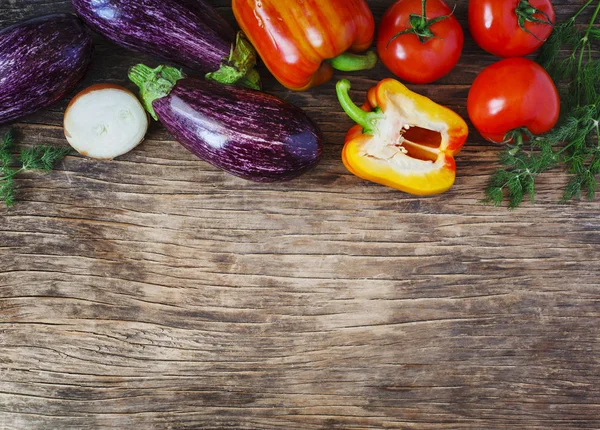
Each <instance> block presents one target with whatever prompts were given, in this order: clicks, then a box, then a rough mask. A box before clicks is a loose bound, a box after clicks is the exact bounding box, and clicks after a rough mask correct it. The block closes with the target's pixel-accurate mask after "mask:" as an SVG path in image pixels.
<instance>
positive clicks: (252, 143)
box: [129, 64, 323, 182]
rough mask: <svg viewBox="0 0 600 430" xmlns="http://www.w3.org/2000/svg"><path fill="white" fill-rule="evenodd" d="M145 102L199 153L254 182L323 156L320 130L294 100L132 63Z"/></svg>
mask: <svg viewBox="0 0 600 430" xmlns="http://www.w3.org/2000/svg"><path fill="white" fill-rule="evenodd" d="M129 77H130V79H131V80H132V81H133V82H134V83H135V84H136V85H137V86H138V87H139V88H140V95H141V99H142V104H144V107H145V108H146V110H147V111H148V112H149V113H150V114H151V115H152V116H153V117H154V119H158V120H160V122H162V124H163V125H164V126H165V127H166V128H167V129H168V130H169V132H170V133H171V134H172V135H173V137H174V138H175V139H176V140H177V141H179V142H180V143H181V144H182V145H183V146H185V147H186V148H187V149H188V150H190V151H191V152H192V153H194V154H195V155H197V156H198V157H200V158H201V159H203V160H205V161H207V162H209V163H211V164H212V165H214V166H216V167H219V168H221V169H223V170H225V171H226V172H229V173H231V174H233V175H236V176H239V177H242V178H244V179H248V180H251V181H255V182H276V181H285V180H289V179H292V178H295V177H297V176H299V175H301V174H302V173H304V172H306V171H307V170H309V169H311V168H312V167H314V166H315V165H316V164H317V163H318V162H319V160H320V158H321V153H322V151H323V138H322V134H321V131H320V130H319V128H318V127H317V126H316V125H315V123H314V122H313V121H311V120H310V118H308V116H307V115H306V114H305V113H304V112H303V111H302V110H301V109H299V108H297V107H296V106H293V105H291V104H289V103H287V102H285V101H284V100H281V99H280V98H277V97H275V96H272V95H269V94H266V93H262V92H259V91H255V90H250V89H247V88H241V87H236V86H231V85H223V84H219V83H217V82H211V81H206V80H204V79H197V78H189V77H184V76H183V75H182V73H181V72H180V71H179V70H177V69H174V68H172V67H165V66H160V67H158V68H156V69H151V68H149V67H147V66H144V65H143V64H139V65H137V66H135V67H133V68H132V69H131V71H130V73H129Z"/></svg>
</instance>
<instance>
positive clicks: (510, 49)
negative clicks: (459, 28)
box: [469, 0, 555, 58]
mask: <svg viewBox="0 0 600 430" xmlns="http://www.w3.org/2000/svg"><path fill="white" fill-rule="evenodd" d="M530 3H531V5H532V6H533V7H535V8H536V9H539V10H541V11H543V12H545V13H546V14H547V15H548V17H549V18H550V20H551V22H552V23H554V21H555V14H554V7H553V6H552V2H551V0H530ZM518 5H519V0H469V30H470V32H471V35H472V36H473V39H475V42H477V44H478V45H479V46H480V47H481V48H482V49H484V50H485V51H487V52H489V53H490V54H493V55H496V56H498V57H503V58H509V57H524V56H526V55H529V54H531V53H532V52H534V51H535V50H536V49H538V48H539V47H540V46H542V44H543V43H544V41H545V40H546V39H548V37H549V36H550V33H552V26H551V25H548V24H536V23H533V22H526V23H525V28H526V29H527V30H529V31H530V32H532V33H533V34H535V36H533V35H532V34H529V33H527V32H526V31H524V30H523V29H522V28H521V27H520V26H519V22H518V18H517V14H516V13H515V10H516V9H517V7H518ZM535 17H536V18H539V19H542V20H545V19H547V18H546V17H545V16H544V15H542V14H538V15H535ZM536 36H537V38H536Z"/></svg>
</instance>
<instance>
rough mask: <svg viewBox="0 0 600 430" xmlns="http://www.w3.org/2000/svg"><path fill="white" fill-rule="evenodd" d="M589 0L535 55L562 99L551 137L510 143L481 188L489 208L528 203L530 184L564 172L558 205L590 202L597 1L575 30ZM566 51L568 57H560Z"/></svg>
mask: <svg viewBox="0 0 600 430" xmlns="http://www.w3.org/2000/svg"><path fill="white" fill-rule="evenodd" d="M593 2H594V0H589V1H587V3H586V4H585V5H584V6H583V7H582V8H581V9H580V10H579V11H578V12H577V13H576V14H575V15H573V16H572V17H571V18H570V19H568V20H567V21H565V22H563V23H561V24H559V25H557V26H556V27H555V28H554V31H553V33H552V35H551V36H550V38H549V39H548V40H547V41H546V43H545V44H544V45H543V46H542V49H541V50H540V55H539V57H538V59H537V61H538V63H539V64H540V65H541V66H542V67H544V68H545V69H546V70H547V71H548V73H549V74H550V76H551V77H552V79H554V81H555V82H556V83H557V85H558V87H559V92H560V96H561V116H560V118H559V121H558V124H557V125H556V127H555V128H554V129H552V130H551V131H550V132H548V133H546V134H543V135H540V136H531V139H530V140H529V142H527V143H524V142H523V141H522V139H520V140H519V139H515V141H516V143H515V144H513V145H507V147H506V149H505V150H504V151H503V152H502V153H501V154H500V157H499V160H500V164H501V165H502V166H503V167H502V168H501V169H499V170H497V171H496V172H495V173H494V174H493V175H492V176H491V178H490V180H489V183H488V186H487V188H486V199H485V201H486V202H488V203H494V204H496V205H501V204H502V202H503V201H504V199H505V198H507V199H508V206H509V207H510V208H516V207H517V206H519V205H520V204H521V203H522V202H523V200H524V198H525V196H526V195H529V196H530V197H531V200H532V201H533V199H534V195H535V180H536V178H537V177H538V176H539V175H540V174H541V173H543V172H545V171H548V170H550V169H553V168H556V167H559V166H560V167H564V168H565V169H566V171H567V172H568V173H569V174H570V176H571V178H570V180H569V183H568V185H567V186H566V188H565V190H564V193H563V201H568V200H571V199H573V198H580V197H581V196H582V195H583V194H585V196H586V197H587V198H588V199H590V200H592V199H593V198H594V197H595V194H596V189H597V185H598V183H597V179H596V177H597V176H598V174H600V142H599V138H600V126H599V125H598V124H599V121H600V60H599V59H597V58H594V55H593V45H592V43H593V42H595V41H598V40H599V39H600V29H599V28H597V27H595V26H594V25H595V23H596V20H597V18H598V14H599V13H600V2H598V4H597V6H596V9H595V11H594V14H593V16H592V19H591V21H590V23H589V25H588V26H587V28H584V29H580V28H578V27H577V25H576V24H577V18H579V16H580V15H581V14H582V13H583V11H584V10H585V9H587V8H588V6H590V5H591V4H592V3H593ZM565 50H566V51H567V52H568V53H569V54H568V55H567V56H566V57H564V56H563V55H562V53H563V52H565Z"/></svg>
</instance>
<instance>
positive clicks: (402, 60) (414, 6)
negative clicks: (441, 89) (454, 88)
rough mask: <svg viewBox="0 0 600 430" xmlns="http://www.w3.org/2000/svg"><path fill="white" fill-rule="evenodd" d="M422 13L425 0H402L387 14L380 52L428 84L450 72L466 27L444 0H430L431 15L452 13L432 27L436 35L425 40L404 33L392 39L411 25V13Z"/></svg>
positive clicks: (406, 75)
mask: <svg viewBox="0 0 600 430" xmlns="http://www.w3.org/2000/svg"><path fill="white" fill-rule="evenodd" d="M421 13H422V12H421V0H398V1H396V2H395V3H394V4H392V6H390V8H389V9H388V10H387V11H386V12H385V14H384V15H383V18H382V20H381V23H380V25H379V32H378V35H377V53H378V54H379V58H381V61H382V62H383V64H384V65H385V66H386V67H387V68H388V69H390V70H391V71H392V72H393V73H394V74H395V75H396V76H398V77H399V78H401V79H403V80H405V81H408V82H411V83H413V84H427V83H430V82H433V81H437V80H438V79H440V78H442V77H443V76H445V75H447V74H448V73H450V71H451V70H452V69H453V68H454V66H455V65H456V63H458V60H459V59H460V56H461V53H462V49H463V44H464V33H463V29H462V27H461V26H460V23H459V22H458V20H457V19H456V17H455V16H454V15H453V14H452V9H450V8H449V7H448V5H447V4H446V3H445V2H444V1H443V0H428V1H427V19H434V18H437V17H439V16H444V15H450V16H449V17H448V18H447V19H444V20H442V21H440V22H437V23H435V24H433V25H432V26H431V27H430V29H431V30H432V31H433V33H434V34H435V37H433V38H431V39H429V40H428V41H427V42H425V43H421V41H420V40H419V38H418V37H417V36H416V35H415V34H403V35H402V36H399V37H397V38H396V39H394V40H393V41H392V42H390V40H391V39H392V38H393V37H394V36H395V35H396V34H398V33H400V32H402V31H404V30H406V29H407V28H409V27H410V24H409V18H410V15H411V14H416V15H421ZM388 43H389V45H388Z"/></svg>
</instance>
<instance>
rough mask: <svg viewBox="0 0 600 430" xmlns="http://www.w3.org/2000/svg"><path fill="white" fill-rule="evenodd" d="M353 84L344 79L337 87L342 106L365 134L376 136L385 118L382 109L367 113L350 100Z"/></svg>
mask: <svg viewBox="0 0 600 430" xmlns="http://www.w3.org/2000/svg"><path fill="white" fill-rule="evenodd" d="M350 88H351V84H350V81H349V80H348V79H342V80H341V81H339V82H338V83H337V85H336V86H335V90H336V93H337V97H338V100H339V101H340V104H341V105H342V109H344V111H345V112H346V113H347V114H348V116H349V117H350V118H352V119H353V120H354V122H355V123H357V124H358V125H361V126H362V127H363V130H364V133H365V134H374V133H375V132H376V131H377V124H378V123H379V121H380V120H382V119H383V118H385V115H383V113H382V112H381V109H376V110H374V111H372V112H367V111H364V110H362V109H361V108H359V107H358V106H357V105H356V104H355V103H354V102H353V101H352V99H351V98H350V93H349V91H350Z"/></svg>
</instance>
